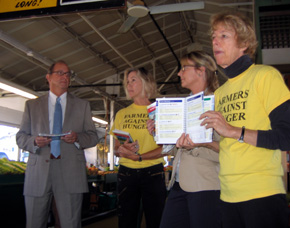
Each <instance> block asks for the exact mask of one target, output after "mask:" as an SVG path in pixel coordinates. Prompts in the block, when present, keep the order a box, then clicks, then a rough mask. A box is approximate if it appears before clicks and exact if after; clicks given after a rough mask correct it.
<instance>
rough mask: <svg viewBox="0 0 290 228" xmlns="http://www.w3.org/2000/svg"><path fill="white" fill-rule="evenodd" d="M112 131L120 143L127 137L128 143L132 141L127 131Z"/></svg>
mask: <svg viewBox="0 0 290 228" xmlns="http://www.w3.org/2000/svg"><path fill="white" fill-rule="evenodd" d="M112 132H113V133H114V135H115V136H116V137H117V139H118V140H119V142H120V143H121V144H123V143H124V142H125V141H126V140H127V139H129V143H132V142H134V140H133V139H132V137H131V135H130V133H129V132H126V131H121V130H118V129H115V130H113V131H112Z"/></svg>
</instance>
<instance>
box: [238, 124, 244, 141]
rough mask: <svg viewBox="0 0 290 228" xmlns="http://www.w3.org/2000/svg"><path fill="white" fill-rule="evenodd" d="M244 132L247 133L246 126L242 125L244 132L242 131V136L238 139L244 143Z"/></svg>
mask: <svg viewBox="0 0 290 228" xmlns="http://www.w3.org/2000/svg"><path fill="white" fill-rule="evenodd" d="M244 134H245V126H243V127H242V133H241V136H240V138H239V139H238V141H239V142H240V143H243V142H244Z"/></svg>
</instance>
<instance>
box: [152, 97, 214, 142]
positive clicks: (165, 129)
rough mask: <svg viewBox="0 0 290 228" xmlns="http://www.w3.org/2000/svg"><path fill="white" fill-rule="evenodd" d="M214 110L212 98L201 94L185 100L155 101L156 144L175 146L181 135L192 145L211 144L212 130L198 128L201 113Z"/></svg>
mask: <svg viewBox="0 0 290 228" xmlns="http://www.w3.org/2000/svg"><path fill="white" fill-rule="evenodd" d="M208 110H214V96H213V95H212V96H204V95H203V92H200V93H198V94H194V95H191V96H188V97H186V98H157V99H156V121H155V124H156V138H155V140H156V143H157V144H175V143H176V141H177V139H178V138H179V137H180V136H181V134H182V133H186V134H189V136H190V138H191V140H192V141H193V142H194V143H205V142H212V134H213V130H212V129H205V127H204V126H200V123H201V122H202V120H199V117H200V115H201V114H202V113H204V112H206V111H208Z"/></svg>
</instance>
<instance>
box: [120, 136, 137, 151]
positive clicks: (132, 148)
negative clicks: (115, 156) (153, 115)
mask: <svg viewBox="0 0 290 228" xmlns="http://www.w3.org/2000/svg"><path fill="white" fill-rule="evenodd" d="M123 146H124V147H125V148H126V149H127V150H130V151H132V152H134V153H136V152H137V151H138V150H139V143H138V140H136V141H135V142H133V143H129V139H127V140H126V141H125V142H124V144H123Z"/></svg>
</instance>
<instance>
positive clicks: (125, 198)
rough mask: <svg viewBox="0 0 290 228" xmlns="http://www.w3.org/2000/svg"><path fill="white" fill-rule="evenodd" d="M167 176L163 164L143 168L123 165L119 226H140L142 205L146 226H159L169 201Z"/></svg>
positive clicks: (151, 227) (122, 227) (120, 171)
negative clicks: (167, 198)
mask: <svg viewBox="0 0 290 228" xmlns="http://www.w3.org/2000/svg"><path fill="white" fill-rule="evenodd" d="M166 194H167V192H166V186H165V176H164V169H163V165H162V164H158V165H154V166H151V167H148V168H143V169H131V168H127V167H125V166H122V165H120V168H119V172H118V217H119V228H136V227H138V226H139V225H138V222H140V221H138V215H139V211H140V208H141V206H140V205H141V202H142V207H143V210H144V214H145V220H146V227H147V228H159V224H160V220H161V216H162V212H163V208H164V205H165V200H166Z"/></svg>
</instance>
